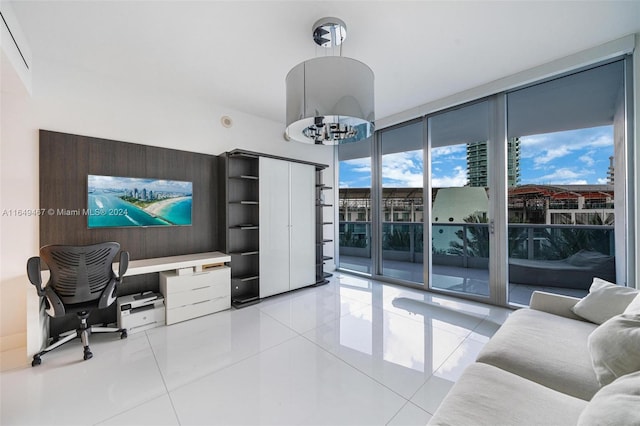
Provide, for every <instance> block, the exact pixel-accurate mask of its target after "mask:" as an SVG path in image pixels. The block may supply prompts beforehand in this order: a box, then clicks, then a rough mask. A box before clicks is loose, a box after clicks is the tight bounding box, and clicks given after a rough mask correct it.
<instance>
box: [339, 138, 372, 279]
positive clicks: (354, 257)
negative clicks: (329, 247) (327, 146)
mask: <svg viewBox="0 0 640 426" xmlns="http://www.w3.org/2000/svg"><path fill="white" fill-rule="evenodd" d="M372 140H373V138H370V139H366V140H364V141H360V142H355V143H350V144H344V145H338V146H337V148H336V149H337V157H338V158H337V160H338V168H339V169H338V170H339V184H338V186H339V193H338V216H339V217H338V220H339V225H338V250H339V251H338V256H337V258H338V266H339V267H340V268H341V269H344V270H347V271H354V272H361V273H365V274H370V275H371V274H373V273H374V271H373V260H372V256H371V255H372V250H371V247H372V245H371V242H372V238H371V237H372V226H371V220H372V214H373V212H372V206H371V203H372V199H371V181H372V179H371V175H372V170H371V143H372Z"/></svg>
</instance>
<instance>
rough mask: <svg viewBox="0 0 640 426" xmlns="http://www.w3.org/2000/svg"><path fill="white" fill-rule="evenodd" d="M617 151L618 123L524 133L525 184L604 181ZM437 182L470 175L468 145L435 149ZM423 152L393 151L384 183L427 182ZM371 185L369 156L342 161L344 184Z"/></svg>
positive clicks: (454, 182)
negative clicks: (553, 131) (611, 158)
mask: <svg viewBox="0 0 640 426" xmlns="http://www.w3.org/2000/svg"><path fill="white" fill-rule="evenodd" d="M611 155H613V126H602V127H593V128H589V129H579V130H570V131H565V132H557V133H547V134H541V135H533V136H525V137H521V138H520V172H521V182H520V183H521V184H546V185H553V184H556V185H572V184H604V183H606V181H607V169H608V167H609V156H611ZM432 167H433V176H432V184H433V186H434V187H448V186H463V185H464V184H465V183H466V181H467V175H466V172H467V168H466V167H467V162H466V145H465V144H460V145H452V146H447V147H441V148H434V149H433V150H432ZM422 170H423V161H422V152H421V151H419V150H418V151H409V152H400V153H396V154H387V155H385V156H384V157H383V160H382V175H383V186H385V187H414V188H415V187H418V188H419V187H422V182H423V181H422ZM369 186H371V165H370V161H369V159H368V158H367V159H356V160H349V161H343V162H341V163H340V187H341V188H362V187H369Z"/></svg>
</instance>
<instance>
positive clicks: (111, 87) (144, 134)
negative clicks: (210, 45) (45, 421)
mask: <svg viewBox="0 0 640 426" xmlns="http://www.w3.org/2000/svg"><path fill="white" fill-rule="evenodd" d="M32 71H33V74H32V75H33V90H32V96H31V97H29V96H28V93H27V92H26V90H22V91H21V92H20V93H19V95H18V96H5V93H4V89H3V98H2V106H3V109H2V123H3V127H2V129H3V131H2V193H1V195H0V199H1V202H2V208H3V209H18V208H22V209H25V208H37V207H38V191H39V185H38V129H45V130H52V131H59V132H65V133H73V134H79V135H86V136H92V137H99V138H105V139H113V140H119V141H124V142H132V143H139V144H145V145H153V146H159V147H165V148H173V149H180V150H185V151H192V152H200V153H205V154H213V155H217V154H220V153H222V152H225V151H228V150H231V149H234V148H243V149H247V150H252V151H258V152H265V153H270V154H274V155H281V156H283V157H289V158H296V159H301V160H308V161H314V162H319V163H325V164H331V162H332V158H333V152H332V149H331V148H330V147H324V146H314V145H307V144H301V143H297V142H286V141H285V140H284V139H283V137H282V135H283V131H284V125H283V124H282V123H277V122H274V121H270V120H266V119H262V118H260V117H256V116H251V115H248V114H245V113H241V112H238V111H233V110H229V109H226V108H224V107H221V106H218V105H215V104H214V103H212V102H207V101H203V100H199V99H186V98H181V97H179V96H175V95H169V94H168V93H163V92H151V91H145V90H142V89H139V88H138V89H136V88H128V87H122V86H120V85H117V84H115V83H113V82H111V81H110V80H109V79H108V78H106V77H103V76H100V75H96V74H91V73H88V72H86V71H83V70H79V69H70V68H68V67H65V66H64V65H62V64H59V63H55V62H42V61H40V62H38V58H35V59H34V64H33V67H32ZM5 74H6V75H7V76H8V75H9V74H10V73H8V72H6V73H5V72H4V71H3V74H2V77H3V80H4V79H5ZM223 115H227V116H230V117H231V118H232V119H233V121H234V124H233V126H232V127H231V128H225V127H223V126H222V125H221V123H220V118H221V116H223ZM5 123H7V125H6V126H5ZM5 128H6V131H5ZM62 166H64V165H62ZM185 167H188V165H185ZM328 173H333V172H332V171H328ZM1 236H2V237H1V238H2V241H1V243H2V245H1V247H2V266H3V268H2V273H1V279H2V282H1V284H0V290H2V294H1V298H0V308H1V312H2V317H1V324H2V328H0V337H1V338H2V341H3V342H4V341H11V342H12V347H14V348H15V347H19V348H20V349H19V350H20V352H21V354H22V356H21V361H22V363H25V362H26V360H27V357H26V354H27V353H28V354H33V353H34V352H36V351H37V350H38V348H39V345H40V341H41V335H40V334H41V333H40V328H41V327H39V325H38V324H37V323H34V324H31V323H30V324H29V326H27V320H26V318H27V317H29V318H30V320H29V321H36V320H37V318H38V315H37V299H34V298H32V297H29V296H33V294H35V292H34V289H33V287H32V286H30V285H29V284H28V281H27V278H26V273H25V269H26V267H25V265H26V260H27V259H28V258H29V257H30V256H34V255H37V253H38V247H39V245H38V220H37V218H34V217H29V218H25V217H20V218H5V217H3V218H2V234H1ZM5 266H7V267H6V268H5ZM25 294H26V296H25ZM25 299H29V300H27V301H26V304H27V306H28V308H27V307H25ZM34 300H35V301H36V304H35V305H36V306H34ZM27 329H28V331H29V334H30V335H29V336H25V333H26V332H27ZM3 347H4V346H3ZM25 347H26V350H25ZM4 355H5V354H4V353H3V356H4Z"/></svg>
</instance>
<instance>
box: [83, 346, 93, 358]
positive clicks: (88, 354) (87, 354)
mask: <svg viewBox="0 0 640 426" xmlns="http://www.w3.org/2000/svg"><path fill="white" fill-rule="evenodd" d="M91 358H93V354H92V353H91V351H90V350H89V349H88V348H86V349H85V350H84V360H85V361H86V360H88V359H91Z"/></svg>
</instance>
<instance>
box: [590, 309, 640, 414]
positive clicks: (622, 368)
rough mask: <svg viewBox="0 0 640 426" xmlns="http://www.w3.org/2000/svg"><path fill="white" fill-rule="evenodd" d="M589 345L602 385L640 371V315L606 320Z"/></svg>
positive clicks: (622, 315)
mask: <svg viewBox="0 0 640 426" xmlns="http://www.w3.org/2000/svg"><path fill="white" fill-rule="evenodd" d="M588 345H589V352H590V354H591V360H592V362H593V369H594V370H595V372H596V376H597V378H598V381H599V382H600V384H601V385H602V386H605V385H608V384H609V383H611V382H613V381H614V380H615V379H617V378H618V377H621V376H624V375H625V374H629V373H633V372H634V371H640V313H638V314H621V315H616V316H615V317H613V318H611V319H610V320H608V321H606V322H605V323H604V324H602V325H601V326H600V327H598V328H596V329H595V330H594V332H593V333H591V335H590V336H589V339H588ZM639 410H640V407H639Z"/></svg>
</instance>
